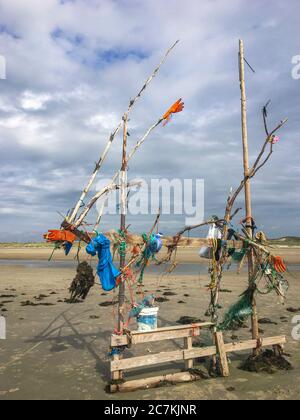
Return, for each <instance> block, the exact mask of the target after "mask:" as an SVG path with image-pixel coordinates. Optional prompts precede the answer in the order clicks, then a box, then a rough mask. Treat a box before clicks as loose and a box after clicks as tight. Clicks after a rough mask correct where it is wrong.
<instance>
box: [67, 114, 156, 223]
mask: <svg viewBox="0 0 300 420" xmlns="http://www.w3.org/2000/svg"><path fill="white" fill-rule="evenodd" d="M162 121H163V119H162V118H161V119H159V120H158V121H157V122H156V123H155V124H153V125H152V126H151V127H150V128H149V129H148V130H147V132H146V133H145V134H144V135H143V137H142V138H141V139H140V140H139V141H138V142H137V144H136V145H135V147H134V148H133V150H132V151H131V152H130V153H129V155H128V157H127V163H128V162H129V161H130V159H132V158H133V156H134V155H135V153H136V152H137V151H138V149H139V148H140V147H141V146H142V145H143V143H144V142H145V140H146V139H147V137H149V135H150V134H151V132H152V131H153V130H154V129H155V128H156V127H158V126H159V125H160V124H161V123H162ZM118 176H119V172H116V173H115V175H114V177H113V179H112V181H111V183H112V184H114V183H115V181H116V179H117V178H118ZM110 190H111V189H110ZM108 192H109V191H104V190H101V191H99V192H97V194H95V195H94V197H93V198H92V199H91V200H90V202H89V203H88V204H87V205H86V207H85V208H84V210H83V211H82V212H81V214H80V216H79V218H78V219H77V220H76V222H75V223H74V225H75V226H77V227H78V226H80V225H81V224H82V222H83V220H84V219H85V217H86V216H87V215H88V213H89V211H90V210H91V208H92V207H93V206H94V204H95V203H96V202H97V201H98V200H99V198H101V197H103V195H104V194H106V193H108ZM103 211H104V206H102V207H101V212H100V213H99V216H98V219H97V222H96V225H99V221H100V219H101V217H102V215H103Z"/></svg>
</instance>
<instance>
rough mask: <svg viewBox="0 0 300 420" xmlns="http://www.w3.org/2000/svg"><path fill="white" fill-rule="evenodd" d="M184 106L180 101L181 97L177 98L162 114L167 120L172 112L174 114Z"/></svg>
mask: <svg viewBox="0 0 300 420" xmlns="http://www.w3.org/2000/svg"><path fill="white" fill-rule="evenodd" d="M183 108H184V103H183V102H182V99H181V98H180V99H178V101H176V102H175V103H174V104H173V105H172V106H171V108H169V109H168V111H167V112H166V113H165V115H164V116H163V119H164V120H167V119H169V118H170V117H171V115H172V114H176V113H177V112H181V111H182V110H183Z"/></svg>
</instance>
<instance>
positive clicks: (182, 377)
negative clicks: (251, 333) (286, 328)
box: [109, 322, 286, 393]
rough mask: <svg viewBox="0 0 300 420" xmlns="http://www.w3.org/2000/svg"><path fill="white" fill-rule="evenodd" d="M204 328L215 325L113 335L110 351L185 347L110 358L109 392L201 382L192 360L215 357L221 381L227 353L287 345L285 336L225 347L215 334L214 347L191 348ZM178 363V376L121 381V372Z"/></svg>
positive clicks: (226, 370) (235, 343)
mask: <svg viewBox="0 0 300 420" xmlns="http://www.w3.org/2000/svg"><path fill="white" fill-rule="evenodd" d="M204 328H214V324H213V323H211V322H205V323H195V324H188V325H180V326H170V327H163V328H158V329H156V330H153V331H149V332H148V331H147V332H139V331H132V332H130V334H127V335H115V334H113V335H112V336H111V347H112V348H120V347H124V346H128V347H129V346H132V345H137V344H146V343H150V342H157V341H163V340H177V339H183V340H184V345H183V347H182V348H181V349H178V350H172V351H165V352H160V353H154V354H148V355H145V356H134V357H128V358H123V357H122V358H121V357H120V356H119V355H115V356H113V360H112V361H111V364H110V371H111V383H110V385H109V391H110V392H111V393H115V392H129V391H135V390H137V389H148V388H155V387H158V386H160V385H162V384H166V383H170V384H176V383H182V382H192V381H196V380H199V379H201V375H200V374H199V373H197V369H194V360H195V359H197V358H203V357H213V356H215V357H216V356H218V357H219V367H220V373H221V375H222V376H223V377H227V376H229V365H228V359H227V353H231V352H237V351H243V350H253V349H256V348H261V347H268V346H273V347H275V348H278V347H280V348H282V346H283V344H285V343H286V338H285V336H276V337H268V338H263V339H260V340H259V341H257V340H246V341H239V342H231V343H228V344H225V343H224V338H223V333H222V332H214V340H215V345H212V346H208V347H194V346H193V338H195V337H199V336H200V335H201V331H202V330H203V329H204ZM180 361H182V362H183V363H184V366H185V368H184V370H183V371H181V372H177V373H172V374H166V375H160V376H155V377H150V378H143V379H134V380H129V381H124V380H123V372H124V371H128V370H132V369H137V368H144V367H148V366H153V365H160V364H166V363H172V362H180Z"/></svg>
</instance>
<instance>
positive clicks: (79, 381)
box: [0, 248, 300, 401]
mask: <svg viewBox="0 0 300 420" xmlns="http://www.w3.org/2000/svg"><path fill="white" fill-rule="evenodd" d="M276 253H277V254H279V255H282V256H283V257H284V258H285V260H286V262H287V263H288V264H289V270H290V273H291V275H289V276H288V278H289V281H290V291H289V294H288V298H287V302H286V305H285V306H282V305H281V304H280V303H279V302H278V299H277V297H276V295H274V294H270V295H268V296H263V297H259V298H258V308H259V317H260V318H269V319H270V320H271V321H272V322H273V323H272V324H267V325H261V328H262V330H263V332H262V336H266V337H267V336H273V335H280V334H285V335H286V336H287V345H286V348H285V351H286V353H289V354H290V357H289V358H288V360H289V361H290V362H291V363H292V365H293V367H294V370H292V371H289V372H285V371H282V372H278V373H275V374H273V375H271V374H266V373H262V374H258V373H248V372H244V371H241V370H240V369H239V365H240V363H241V361H242V360H244V359H245V358H246V357H247V354H248V353H247V352H246V353H237V354H231V355H230V362H231V363H230V371H231V375H230V377H229V378H227V379H224V378H217V379H207V380H200V381H197V382H193V383H189V384H184V385H177V386H172V387H162V388H157V389H152V390H146V391H137V392H133V393H126V394H124V393H122V394H107V393H106V392H105V386H106V384H107V382H108V381H109V356H108V352H109V337H110V334H111V332H112V330H113V328H114V315H115V307H114V306H113V305H112V306H107V307H105V306H101V304H103V303H104V302H110V301H112V300H113V299H114V298H115V295H114V293H108V294H105V293H103V291H102V289H101V288H100V286H99V285H95V286H94V287H93V289H92V290H91V293H90V295H89V296H88V298H87V300H86V301H85V302H84V303H80V304H74V305H70V304H67V303H65V302H64V299H65V298H67V297H68V291H67V289H68V287H69V285H70V282H71V280H72V279H73V277H74V273H75V269H76V262H75V261H74V259H73V257H72V256H70V257H68V258H67V259H66V257H64V256H63V254H62V253H61V252H58V253H57V254H56V255H55V257H54V259H53V261H52V262H50V263H48V262H47V258H48V257H49V255H50V250H49V249H47V248H43V249H27V248H20V249H16V248H3V249H2V248H1V249H0V314H1V315H2V316H4V317H5V318H6V322H7V339H6V340H1V341H0V399H105V400H107V401H110V400H111V401H114V400H118V399H167V400H170V399H172V400H176V399H186V400H193V399H235V400H237V399H298V398H299V392H300V379H299V373H300V351H299V350H300V341H295V340H294V339H293V338H292V336H291V331H292V328H293V324H292V319H293V317H294V316H295V315H297V314H298V315H300V299H299V296H300V271H298V270H299V269H298V267H297V264H298V265H299V264H300V249H299V248H289V249H287V248H285V249H279V250H276ZM179 261H180V262H182V263H185V264H183V266H182V267H183V268H181V269H178V270H177V271H175V272H174V273H172V275H169V276H161V275H159V274H156V273H152V272H149V274H147V275H146V278H145V281H144V284H145V285H144V289H145V293H155V295H156V296H157V297H165V298H166V299H168V300H167V301H165V302H163V303H160V304H159V306H160V311H159V326H168V325H176V321H177V320H178V319H179V318H180V317H181V316H184V315H187V316H192V317H196V318H199V319H201V320H204V321H208V320H209V319H208V318H207V317H205V315H204V314H205V311H206V309H207V306H208V302H209V292H208V291H207V287H206V285H207V283H208V275H207V273H206V267H205V264H203V263H201V262H200V261H199V257H198V256H197V250H196V249H194V248H192V249H185V250H181V251H180V253H179ZM64 263H65V265H64ZM199 263H200V264H199ZM195 264H197V267H198V269H197V270H198V271H197V270H196V269H195ZM246 281H247V279H246V275H245V274H242V275H237V274H236V273H235V272H234V271H230V272H227V273H226V274H225V277H224V284H223V287H224V289H227V293H223V294H222V296H221V301H222V302H221V303H222V306H223V308H228V306H229V305H230V304H231V303H233V302H235V301H236V300H237V298H238V295H239V294H240V293H241V292H243V291H244V290H245V288H246ZM170 291H171V292H172V293H173V294H171V295H170V294H169V293H167V294H165V293H166V292H170ZM40 295H42V296H40ZM26 301H29V302H33V303H35V304H37V305H38V306H24V305H25V303H24V302H26ZM179 302H181V303H179ZM289 308H294V309H298V308H299V311H298V312H297V313H292V312H290V311H288V310H287V309H289ZM223 311H224V309H222V311H221V313H222V312H223ZM131 328H132V329H135V324H134V323H133V324H132V325H131ZM249 329H250V322H249V328H247V329H241V330H239V331H237V332H235V334H236V336H237V337H238V339H249V338H251V334H250V332H249ZM231 335H232V333H230V332H228V333H226V341H231ZM201 340H202V342H203V343H204V344H209V343H210V340H211V338H210V334H209V333H208V332H207V333H204V334H203V336H202V337H201ZM180 345H181V343H180V342H177V341H173V342H160V343H159V344H157V343H155V344H148V345H147V346H144V347H143V346H138V347H136V348H135V349H130V350H127V351H126V354H125V356H129V355H132V354H133V352H134V354H135V355H139V354H145V352H149V354H151V353H154V352H157V351H165V350H167V349H170V350H172V349H176V348H178V346H180ZM158 346H159V348H158ZM181 368H183V366H182V365H181V364H180V363H179V364H177V363H176V364H172V365H169V366H168V365H163V366H157V367H155V368H154V369H151V371H150V369H148V370H145V369H141V370H138V371H136V372H132V373H128V375H127V376H126V378H128V379H129V378H133V377H144V376H145V375H149V376H152V375H153V372H166V373H167V372H174V371H178V370H180V369H181ZM201 369H205V366H203V365H201Z"/></svg>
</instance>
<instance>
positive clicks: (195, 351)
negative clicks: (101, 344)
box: [111, 336, 286, 372]
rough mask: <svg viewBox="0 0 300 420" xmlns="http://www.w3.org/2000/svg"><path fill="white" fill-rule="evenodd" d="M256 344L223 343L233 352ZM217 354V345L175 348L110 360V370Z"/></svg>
mask: <svg viewBox="0 0 300 420" xmlns="http://www.w3.org/2000/svg"><path fill="white" fill-rule="evenodd" d="M285 342H286V338H285V336H276V337H268V338H264V339H262V342H261V344H262V347H266V346H273V345H275V344H284V343H285ZM256 346H257V341H256V340H248V341H242V342H238V343H229V344H225V345H224V349H225V352H226V353H228V352H234V351H242V350H250V349H254V348H256ZM215 354H217V347H216V346H211V347H203V348H192V349H191V350H185V349H182V350H175V351H169V352H162V353H156V354H150V355H147V356H138V357H131V358H127V359H120V360H112V361H111V371H112V372H114V371H118V370H130V369H134V368H138V367H146V366H151V365H159V364H163V363H167V362H176V361H180V360H189V359H195V358H197V357H208V356H213V355H215Z"/></svg>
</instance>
